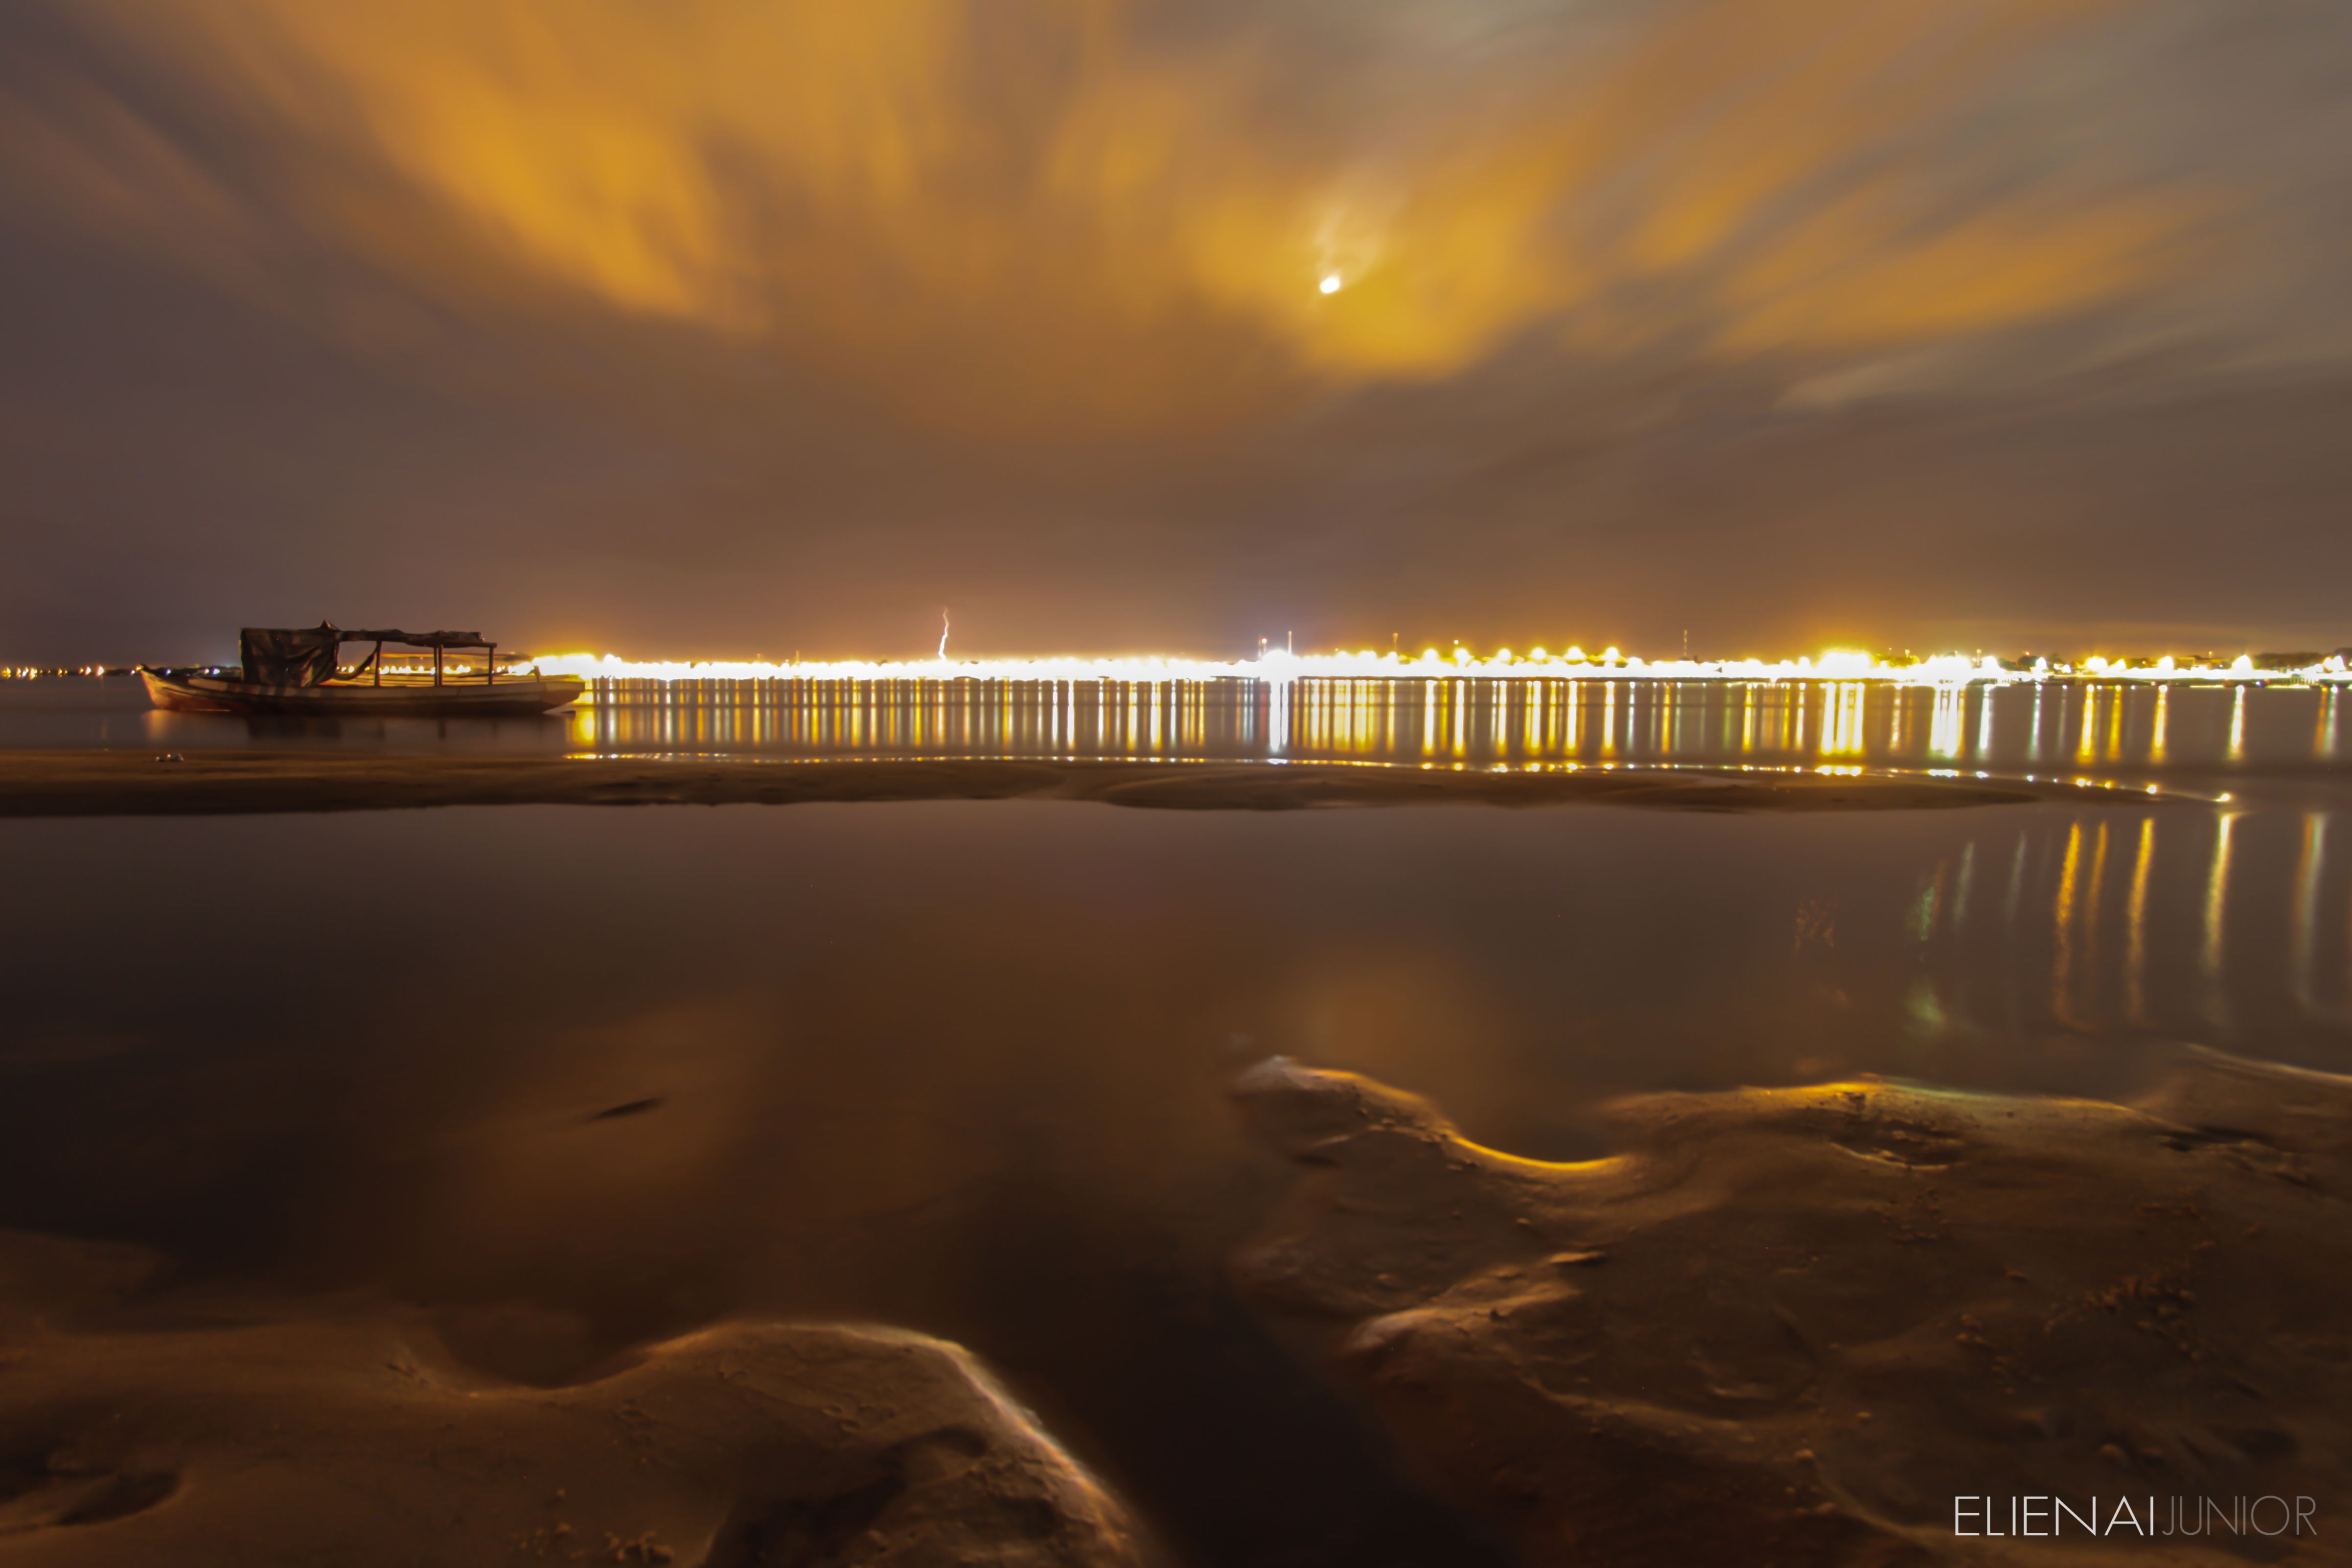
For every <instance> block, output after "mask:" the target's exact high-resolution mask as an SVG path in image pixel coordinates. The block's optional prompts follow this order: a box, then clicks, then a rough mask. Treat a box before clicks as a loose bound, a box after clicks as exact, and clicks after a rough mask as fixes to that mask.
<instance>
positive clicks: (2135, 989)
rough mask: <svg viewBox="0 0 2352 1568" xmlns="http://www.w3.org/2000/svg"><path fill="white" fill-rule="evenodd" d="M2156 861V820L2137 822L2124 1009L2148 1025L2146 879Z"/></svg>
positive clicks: (2142, 1023) (2150, 817) (2127, 932)
mask: <svg viewBox="0 0 2352 1568" xmlns="http://www.w3.org/2000/svg"><path fill="white" fill-rule="evenodd" d="M2155 858H2156V818H2154V817H2152V816H2143V817H2141V818H2140V820H2139V849H2138V852H2137V854H2135V855H2134V856H2133V857H2132V881H2131V903H2130V905H2129V907H2128V909H2127V910H2126V914H2125V921H2126V936H2125V942H2126V947H2125V954H2124V973H2125V976H2126V980H2125V985H2126V995H2125V1006H2126V1009H2127V1011H2128V1014H2129V1016H2130V1019H2131V1021H2132V1022H2133V1023H2134V1024H2137V1025H2141V1026H2145V1025H2146V1024H2147V878H2148V868H2149V867H2150V866H2151V865H2152V864H2153V863H2154V861H2155Z"/></svg>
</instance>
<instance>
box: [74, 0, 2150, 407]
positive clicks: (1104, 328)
mask: <svg viewBox="0 0 2352 1568" xmlns="http://www.w3.org/2000/svg"><path fill="white" fill-rule="evenodd" d="M2113 8H2115V6H2114V5H2113V3H2112V0H1908V3H1906V4H1904V5H1884V6H1862V7H1859V8H1857V7H1855V6H1853V5H1851V4H1846V3H1844V0H1712V3H1696V4H1694V3H1669V4H1661V5H1658V6H1657V7H1656V9H1655V12H1654V17H1653V19H1652V20H1651V21H1649V22H1647V23H1646V24H1644V25H1643V26H1637V27H1634V28H1632V29H1631V30H1630V31H1628V32H1626V33H1624V34H1623V35H1622V36H1621V37H1618V39H1617V41H1616V42H1614V43H1613V44H1612V46H1610V47H1609V49H1608V50H1607V51H1605V52H1603V53H1602V54H1601V55H1600V56H1598V57H1597V58H1589V57H1588V58H1574V59H1569V58H1559V59H1536V60H1531V61H1510V62H1506V63H1504V64H1501V65H1497V66H1496V67H1495V68H1494V71H1493V73H1492V74H1494V75H1496V77H1498V78H1506V79H1507V81H1499V82H1497V83H1495V84H1489V85H1491V86H1493V88H1494V90H1491V91H1489V90H1488V89H1487V87H1486V86H1482V84H1481V82H1480V81H1479V80H1478V79H1476V76H1475V73H1470V74H1469V75H1466V76H1448V77H1446V78H1444V79H1443V81H1442V82H1440V81H1439V79H1437V78H1436V77H1435V76H1434V75H1432V77H1431V78H1430V80H1431V81H1432V82H1437V83H1438V85H1435V86H1429V85H1425V84H1423V85H1412V86H1407V87H1400V88H1398V89H1396V90H1395V91H1393V92H1392V93H1391V94H1389V95H1388V97H1387V98H1383V97H1382V95H1381V93H1380V92H1379V91H1377V90H1371V91H1368V92H1367V93H1365V94H1364V95H1362V96H1363V98H1364V100H1366V101H1373V102H1379V103H1381V104H1383V105H1384V106H1385V107H1384V110H1383V111H1382V112H1381V114H1376V115H1375V114H1367V115H1365V116H1363V117H1362V121H1361V123H1351V124H1349V125H1344V126H1342V127H1340V129H1339V132H1337V133H1333V132H1329V131H1328V128H1320V129H1318V131H1317V132H1314V133H1308V132H1307V131H1305V130H1303V129H1300V128H1298V127H1297V126H1295V125H1294V124H1293V123H1292V122H1291V121H1290V120H1289V119H1288V118H1287V117H1286V108H1285V105H1286V98H1287V96H1288V95H1289V92H1290V89H1291V88H1292V87H1293V86H1294V85H1296V84H1295V83H1294V81H1293V80H1292V79H1290V78H1289V77H1288V76H1287V75H1286V73H1287V72H1292V71H1296V70H1297V69H1298V68H1299V67H1298V65H1297V61H1296V60H1295V58H1290V57H1287V56H1285V55H1284V54H1283V52H1282V51H1281V50H1280V49H1278V48H1277V47H1275V44H1274V43H1273V42H1272V41H1271V40H1270V37H1268V36H1266V35H1263V34H1252V35H1248V36H1234V37H1227V38H1225V39H1224V40H1223V41H1222V42H1221V43H1218V44H1215V45H1213V46H1211V45H1201V46H1197V47H1191V48H1189V49H1184V50H1178V49H1174V48H1172V47H1156V48H1155V47H1146V46H1145V45H1144V44H1143V43H1142V42H1140V41H1139V32H1138V30H1137V28H1136V27H1135V26H1134V25H1133V18H1132V16H1130V14H1129V11H1128V9H1127V8H1126V7H1123V6H1121V5H1116V4H1112V3H1110V0H1058V3H1051V4H1047V3H1041V4H1038V5H1029V6H1024V7H1019V8H1003V9H997V8H987V7H975V6H972V5H966V4H962V3H960V0H891V3H890V4H887V5H842V4H836V3H834V0H801V3H786V0H778V3H775V4H765V5H740V4H732V3H719V0H671V3H667V4H661V5H653V4H647V3H646V0H565V4H563V5H542V4H536V3H524V0H402V3H401V4H398V5H389V4H386V5H370V4H354V5H321V4H318V3H317V0H206V3H205V5H202V6H200V7H199V6H194V5H190V6H187V7H184V8H177V7H162V6H158V5H153V4H152V3H147V0H119V10H118V12H117V15H118V16H119V18H120V20H121V23H122V25H123V26H125V27H126V28H127V29H128V30H130V31H131V33H132V34H133V35H134V36H139V37H146V38H148V39H150V40H151V41H152V43H153V44H154V45H155V46H156V47H158V48H159V49H161V50H163V51H164V52H166V53H168V54H169V55H171V56H173V58H180V59H184V60H189V61H197V62H201V63H202V65H203V67H204V68H205V69H207V70H209V71H210V72H211V73H212V75H213V76H214V78H215V79H216V80H217V81H218V82H219V83H220V84H221V85H222V87H223V88H224V89H225V90H226V91H228V92H231V93H234V94H235V95H236V98H237V99H238V100H239V101H240V102H242V103H243V104H245V105H246V106H247V109H248V110H249V111H251V112H253V113H255V114H257V115H260V116H262V117H264V118H266V119H268V120H269V121H272V122H274V123H277V124H279V125H282V126H283V127H284V128H285V129H286V131H287V132H288V133H289V135H290V136H291V137H293V138H295V139H296V140H297V142H299V143H300V144H301V145H303V146H306V147H309V148H310V149H312V150H314V151H318V150H331V152H332V153H333V157H332V158H331V159H326V158H322V159H320V161H318V162H316V163H312V164H311V165H310V173H309V174H308V176H307V178H306V180H305V183H304V184H302V185H301V186H300V188H299V192H298V193H297V194H296V195H294V196H292V197H290V198H289V199H292V200H296V201H299V203H301V204H302V205H304V207H305V209H306V211H307V213H308V214H309V216H310V217H311V219H312V220H313V221H314V222H316V223H317V224H319V225H321V226H325V227H327V228H328V229H330V230H331V231H332V232H334V233H336V234H338V235H340V236H341V237H343V238H344V239H345V240H346V241H348V242H350V243H353V244H355V245H360V246H362V247H366V248H367V249H369V250H370V251H371V252H373V253H374V254H377V255H378V256H379V257H382V258H389V259H391V260H393V261H394V262H395V263H396V264H397V265H399V266H401V267H403V268H407V269H409V270H410V271H412V272H413V273H415V274H416V275H417V276H418V277H419V278H420V279H422V280H424V281H427V282H431V283H436V284H438V285H439V286H443V287H457V286H460V285H459V284H458V283H457V281H455V280H456V279H460V278H463V279H468V280H472V279H478V268H472V267H471V266H470V264H468V265H467V266H466V267H460V266H459V265H458V264H457V263H456V262H454V261H452V260H450V259H449V258H447V257H446V256H444V255H441V254H440V253H439V252H437V251H436V250H435V249H434V248H433V247H432V246H431V245H428V244H427V243H426V242H425V240H423V239H421V238H419V237H417V226H416V225H415V223H413V222H412V221H410V219H409V218H408V216H406V212H407V209H406V208H405V207H404V206H403V205H402V204H404V203H413V202H416V201H419V200H421V201H423V202H424V203H425V204H426V205H427V207H428V208H429V209H430V210H432V211H433V212H435V213H437V214H439V215H441V216H443V217H445V218H447V219H450V220H454V222H455V224H456V226H457V227H458V228H460V229H462V230H463V231H465V232H467V233H468V234H470V235H471V237H472V243H473V244H474V245H475V246H478V247H482V248H483V249H485V250H487V251H488V252H489V253H491V254H494V255H496V256H498V257H500V258H503V262H502V265H504V266H506V267H509V268H513V269H515V270H516V271H518V272H520V274H522V275H524V276H527V277H530V278H536V279H541V281H542V282H543V283H550V284H553V285H556V286H558V287H560V288H561V289H565V290H568V291H571V292H572V293H575V294H578V295H581V296H585V297H588V298H592V299H594V300H601V301H603V302H604V304H605V305H607V306H609V307H611V308H613V309H615V310H622V311H625V312H630V313H633V314H639V315H644V316H648V317H654V318H664V319H670V320H675V321H680V322H685V323H690V324H692V325H694V326H696V327H698V328H701V329H707V330H708V331H711V332H713V333H716V334H719V335H721V336H722V337H724V338H726V339H728V340H731V341H738V342H744V343H747V344H752V345H760V346H764V347H769V348H772V350H773V351H774V352H778V353H786V354H789V355H792V356H793V357H795V358H798V359H801V360H803V361H806V362H808V363H814V364H817V365H819V366H822V367H824V368H827V369H829V370H831V371H833V372H835V373H836V374H841V375H843V376H845V377H848V378H852V379H854V380H858V381H862V382H864V383H865V384H867V385H869V386H870V387H871V388H873V389H874V390H875V391H876V392H877V395H882V396H884V397H886V398H888V399H891V400H894V401H896V402H897V403H898V404H899V405H902V406H904V407H906V408H908V409H909V410H910V411H912V412H913V413H915V414H917V415H919V416H924V417H927V418H930V419H933V420H938V421H941V422H945V423H949V424H951V425H961V426H967V427H971V428H981V429H985V428H1003V427H1018V426H1034V425H1043V426H1058V427H1067V426H1069V425H1071V424H1073V423H1076V424H1080V425H1090V426H1107V427H1114V428H1116V427H1131V428H1148V427H1152V426H1160V425H1164V424H1166V423H1168V422H1171V421H1180V420H1192V419H1198V418H1202V417H1213V416H1216V415H1217V414H1218V413H1220V412H1223V411H1229V410H1232V409H1234V408H1235V407H1238V406H1244V405H1250V404H1252V403H1255V402H1256V401H1258V400H1260V399H1262V398H1264V397H1266V396H1269V395H1274V394H1276V393H1277V392H1279V391H1281V390H1282V389H1284V388H1286V387H1289V386H1293V385H1296V384H1298V383H1299V382H1300V381H1301V380H1302V379H1304V380H1309V381H1313V380H1336V381H1341V382H1346V381H1352V380H1362V379H1371V378H1404V379H1413V378H1436V377H1444V376H1447V375H1450V374H1456V373H1458V372H1459V371H1461V370H1462V369H1463V368H1465V366H1467V365H1469V364H1471V363H1475V362H1476V361H1477V360H1478V359H1479V358H1481V357H1482V356H1484V355H1486V354H1487V353H1491V352H1492V351H1493V350H1494V349H1495V348H1496V346H1497V345H1499V344H1501V343H1503V342H1506V341H1507V340H1509V339H1510V338H1512V337H1513V336H1514V335H1515V334H1517V333H1521V332H1525V331H1530V330H1538V329H1541V330H1549V328H1548V323H1552V322H1565V323H1567V324H1568V325H1569V327H1570V330H1571V331H1572V341H1573V342H1579V343H1583V344H1593V343H1601V342H1607V343H1612V344H1616V345H1621V346H1622V345H1623V344H1626V343H1629V342H1640V341H1642V340H1643V339H1644V338H1646V337H1654V336H1662V335H1664V334H1666V333H1669V332H1672V333H1675V334H1677V336H1678V339H1679V340H1681V341H1696V342H1704V343H1706V344H1709V345H1711V349H1710V352H1712V353H1716V354H1718V355H1724V356H1747V355H1767V354H1773V353H1806V354H1810V353H1822V352H1838V351H1843V350H1848V349H1852V348H1855V347H1859V346H1865V345H1868V346H1876V345H1885V344H1902V343H1908V342H1925V341H1932V340H1934V339H1937V338H1939V337H1944V336H1948V335H1951V334H1955V333H1961V332H1969V331H1982V330H1987V329H1994V328H2000V327H2004V326H2008V325H2013V324H2016V323H2019V322H2022V321H2032V320H2036V319H2039V318H2041V317H2043V316H2046V315H2050V314H2053V313H2057V312H2062V311H2066V310H2078V309H2082V308H2084V307H2087V306H2090V305H2094V304H2097V303H2101V302H2103V301H2106V300H2114V299H2116V298H2119V297H2123V296H2125V295H2127V294H2129V293H2130V292H2132V291H2134V290H2137V289H2144V288H2146V287H2147V286H2149V285H2150V284H2151V283H2152V282H2153V281H2155V280H2156V279H2157V277H2158V271H2157V267H2156V263H2155V260H2154V258H2156V257H2157V256H2158V254H2159V251H2160V247H2161V245H2162V243H2163V242H2164V241H2165V240H2166V239H2167V238H2168V237H2170V236H2173V235H2175V234H2177V233H2179V231H2180V230H2181V229H2182V228H2183V227H2184V226H2186V224H2187V223H2188V222H2189V220H2190V219H2191V218H2192V217H2193V216H2195V211H2194V208H2193V207H2192V206H2191V205H2189V204H2187V203H2185V202H2183V201H2182V200H2180V199H2179V198H2178V197H2177V196H2168V195H2164V194H2162V193H2154V194H2151V193H2146V192H2134V191H2124V190H2118V191H2115V192H2113V193H2111V194H2109V195H2104V196H2102V195H2097V194H2095V193H2094V194H2092V195H2087V196H2086V195H2084V193H2082V192H2079V191H2077V192H2074V193H2072V194H2070V195H2069V196H2068V197H2067V199H2065V200H2064V201H2063V202H2061V201H2058V200H2055V199H2053V198H2051V197H2049V196H2048V195H2046V194H2042V193H2037V192H2036V191H2034V190H2032V189H2031V188H2025V189H2018V190H2013V191H2012V192H2011V194H2006V195H2001V196H2000V197H1998V198H1994V197H1976V198H1969V197H1967V196H1966V195H1964V194H1963V193H1964V192H1965V190H1966V189H1967V185H1966V182H1965V180H1964V179H1963V178H1962V176H1963V175H1965V174H1967V173H1968V169H1967V158H1966V156H1965V155H1964V153H1963V152H1962V151H1961V150H1959V149H1957V148H1956V147H1955V146H1954V145H1953V144H1952V142H1951V140H1950V131H1949V126H1948V123H1947V121H1946V119H1945V117H1947V116H1948V115H1950V114H1951V113H1952V112H1954V110H1955V108H1956V106H1958V105H1963V104H1965V103H1966V102H1968V101H1969V95H1970V94H1971V93H1973V92H1977V91H1979V90H1982V89H1985V88H1986V85H1987V84H1988V83H1990V82H1995V81H1997V80H1998V79H1999V78H2000V72H2001V71H2002V70H2003V69H2005V68H2008V67H2009V66H2010V65H2011V63H2013V62H2015V61H2017V60H2019V59H2020V58H2024V57H2025V56H2026V55H2027V54H2028V53H2029V52H2030V51H2031V50H2032V48H2033V47H2035V46H2036V45H2037V44H2039V43H2041V42H2042V41H2043V40H2045V39H2046V38H2048V37H2050V35H2051V34H2052V33H2053V30H2055V29H2057V28H2060V27H2064V26H2080V25H2083V24H2084V23H2085V22H2087V21H2090V20H2093V19H2095V18H2096V17H2097V16H2099V15H2101V14H2102V13H2103V12H2105V11H2106V10H2110V9H2113ZM1413 65H1414V62H1412V61H1409V60H1408V61H1402V62H1390V68H1391V69H1392V70H1394V71H1395V72H1397V73H1398V79H1399V80H1404V81H1409V80H1410V79H1412V74H1413V72H1412V68H1413ZM1505 89H1507V90H1505ZM145 156H148V157H149V159H150V161H151V162H152V161H153V158H152V153H151V154H145ZM355 158H357V159H362V160H364V161H370V162H373V163H378V164H380V166H382V167H383V168H385V169H388V170H389V171H391V172H392V173H393V174H394V175H395V176H396V177H397V179H396V184H390V185H375V184H368V183H366V182H362V181H355V180H353V179H352V177H351V174H350V170H351V167H352V160H353V159H355ZM159 166H161V165H159ZM173 177H174V178H180V179H182V181H183V183H185V182H184V176H181V175H174V176H173ZM436 273H437V276H436ZM1326 279H1330V280H1331V282H1330V284H1329V285H1328V287H1327V286H1326V284H1325V280H1326ZM466 286H470V282H469V283H468V284H467V285H466ZM1636 301H1638V302H1636ZM1694 329H1696V331H1694Z"/></svg>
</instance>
